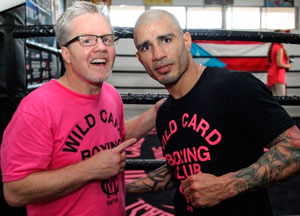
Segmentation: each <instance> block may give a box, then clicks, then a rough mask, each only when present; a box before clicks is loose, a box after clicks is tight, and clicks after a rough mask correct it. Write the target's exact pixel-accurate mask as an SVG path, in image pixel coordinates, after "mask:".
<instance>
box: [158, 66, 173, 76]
mask: <svg viewBox="0 0 300 216" xmlns="http://www.w3.org/2000/svg"><path fill="white" fill-rule="evenodd" d="M171 67H172V65H171V64H166V65H159V66H157V67H156V68H155V70H156V71H157V72H158V73H160V74H164V73H167V72H169V71H170V70H171Z"/></svg>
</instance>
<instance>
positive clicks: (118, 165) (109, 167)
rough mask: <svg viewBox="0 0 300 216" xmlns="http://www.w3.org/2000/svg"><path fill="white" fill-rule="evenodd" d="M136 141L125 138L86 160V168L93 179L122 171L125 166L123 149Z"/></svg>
mask: <svg viewBox="0 0 300 216" xmlns="http://www.w3.org/2000/svg"><path fill="white" fill-rule="evenodd" d="M134 143H136V139H135V138H132V139H129V140H126V141H125V142H123V143H121V144H120V145H118V146H116V147H115V148H113V149H108V150H103V151H100V152H99V153H97V154H95V155H94V156H93V157H91V158H90V159H89V160H87V163H88V165H87V168H86V169H87V170H88V171H89V173H90V174H91V175H93V179H97V180H103V179H108V178H110V177H112V176H115V175H117V174H119V173H122V172H123V171H124V170H125V166H126V155H125V153H123V151H124V150H125V149H126V148H128V147H130V146H131V145H133V144H134Z"/></svg>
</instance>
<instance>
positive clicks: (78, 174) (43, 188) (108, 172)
mask: <svg viewBox="0 0 300 216" xmlns="http://www.w3.org/2000/svg"><path fill="white" fill-rule="evenodd" d="M135 142H136V139H131V140H128V141H126V142H124V143H121V144H120V145H119V146H117V147H115V148H113V149H109V150H104V151H101V152H99V153H97V154H95V155H94V156H93V157H91V158H89V159H87V160H84V161H82V162H79V163H77V164H73V165H69V166H67V167H64V168H61V169H57V170H52V171H40V172H35V173H32V174H30V175H28V176H27V177H25V178H24V179H21V180H18V181H12V182H7V183H4V184H3V192H4V196H5V199H6V201H7V203H8V204H9V205H11V206H24V205H27V204H31V203H39V202H47V201H51V200H54V199H57V198H60V197H62V196H64V195H67V194H69V193H71V192H73V191H75V190H76V189H79V188H80V187H82V186H84V185H85V184H87V183H89V182H91V181H99V180H103V179H107V178H110V177H112V176H115V175H117V174H119V173H121V172H123V171H124V169H125V165H126V162H125V160H126V155H125V154H123V153H122V151H123V150H124V149H125V148H127V147H129V146H130V145H132V144H134V143H135Z"/></svg>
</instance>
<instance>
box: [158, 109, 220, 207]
mask: <svg viewBox="0 0 300 216" xmlns="http://www.w3.org/2000/svg"><path fill="white" fill-rule="evenodd" d="M176 120H177V121H176ZM176 120H174V119H172V120H170V121H169V122H168V125H167V128H165V129H164V130H162V132H163V133H162V137H161V138H160V139H161V143H162V148H163V151H164V156H165V159H166V161H167V163H168V165H169V166H170V167H171V168H172V170H173V175H174V177H175V178H176V179H177V180H178V181H179V182H182V181H183V180H185V179H186V178H187V177H188V176H191V175H194V174H197V173H201V172H202V171H201V165H203V164H204V163H205V162H207V161H210V160H211V156H210V148H213V147H214V146H215V145H217V144H219V143H220V142H221V140H222V135H221V133H220V132H219V131H218V130H217V129H215V128H211V126H210V124H209V122H208V121H206V120H205V119H204V118H201V117H199V116H198V115H197V114H189V113H183V114H182V116H181V117H180V118H177V119H176ZM178 120H179V121H178ZM183 131H193V134H194V135H195V136H198V135H200V137H202V138H203V139H201V140H200V139H199V140H197V143H193V144H192V145H189V144H187V145H183V147H179V146H178V145H180V143H177V142H176V141H175V139H176V138H174V139H173V140H172V141H171V143H172V145H176V146H177V148H176V149H174V148H173V146H168V149H166V147H167V145H168V142H169V141H170V139H171V138H172V136H176V135H177V137H178V136H181V135H178V134H179V133H180V134H181V133H183ZM183 134H184V133H183ZM194 135H193V136H194ZM185 140H187V142H188V141H189V138H185ZM179 191H180V192H181V193H182V194H183V191H182V190H181V188H179ZM183 195H184V194H183ZM186 201H187V204H188V206H187V210H188V211H190V212H192V211H193V208H192V207H191V205H189V200H188V199H187V197H186Z"/></svg>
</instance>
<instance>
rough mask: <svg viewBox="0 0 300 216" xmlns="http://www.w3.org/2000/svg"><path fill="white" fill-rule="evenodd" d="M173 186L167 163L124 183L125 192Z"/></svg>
mask: <svg viewBox="0 0 300 216" xmlns="http://www.w3.org/2000/svg"><path fill="white" fill-rule="evenodd" d="M173 187H174V184H173V181H172V178H171V173H170V170H169V169H168V167H167V164H165V165H163V166H162V167H160V168H158V169H156V170H154V171H152V172H150V173H149V174H148V175H147V176H146V177H144V178H141V179H137V180H135V181H133V182H130V183H128V184H126V192H127V193H146V192H161V191H166V190H169V189H172V188H173Z"/></svg>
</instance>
